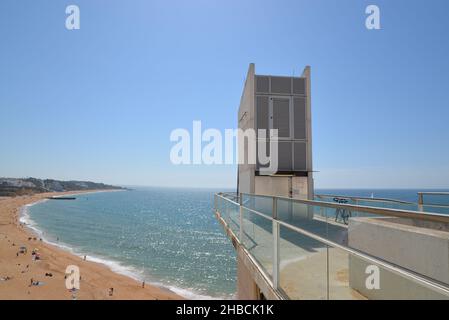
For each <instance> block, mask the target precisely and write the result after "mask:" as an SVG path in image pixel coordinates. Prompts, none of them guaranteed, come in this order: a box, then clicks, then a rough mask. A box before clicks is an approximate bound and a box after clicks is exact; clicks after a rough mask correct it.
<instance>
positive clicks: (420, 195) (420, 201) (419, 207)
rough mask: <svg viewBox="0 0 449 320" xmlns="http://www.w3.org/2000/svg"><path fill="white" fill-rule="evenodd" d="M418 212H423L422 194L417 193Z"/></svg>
mask: <svg viewBox="0 0 449 320" xmlns="http://www.w3.org/2000/svg"><path fill="white" fill-rule="evenodd" d="M418 210H419V211H424V199H423V194H422V193H419V192H418Z"/></svg>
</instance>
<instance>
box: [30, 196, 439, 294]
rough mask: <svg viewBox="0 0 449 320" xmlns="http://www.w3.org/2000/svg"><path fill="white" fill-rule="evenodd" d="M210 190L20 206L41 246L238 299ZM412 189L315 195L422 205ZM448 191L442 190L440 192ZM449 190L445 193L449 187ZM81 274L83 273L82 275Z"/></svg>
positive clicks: (186, 289)
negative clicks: (344, 196) (381, 199)
mask: <svg viewBox="0 0 449 320" xmlns="http://www.w3.org/2000/svg"><path fill="white" fill-rule="evenodd" d="M217 191H231V190H213V189H177V188H156V187H145V188H143V187H139V188H134V189H131V190H127V191H117V192H98V193H89V194H82V195H76V200H47V201H41V202H38V203H35V204H32V205H28V206H25V207H24V208H23V209H22V216H21V221H22V222H24V223H26V224H28V226H29V227H31V228H32V229H33V230H34V231H35V232H36V233H37V234H38V235H39V236H40V237H41V238H43V240H44V241H46V242H49V243H52V244H54V245H56V246H59V247H61V248H63V249H65V250H67V251H70V252H71V253H73V254H76V255H79V256H84V255H86V256H87V257H88V259H89V260H91V261H95V262H100V263H103V264H105V265H107V266H108V267H109V268H110V269H112V270H113V271H115V272H118V273H121V274H124V275H128V276H130V277H132V278H135V279H136V280H139V281H143V280H145V281H146V282H147V283H152V284H154V285H157V286H162V287H165V288H168V289H170V290H172V291H174V292H175V293H177V294H179V295H181V296H184V297H186V298H189V299H233V298H234V297H235V292H236V257H235V251H234V248H233V247H232V244H231V242H230V241H229V239H228V238H227V237H226V235H225V234H224V232H223V229H222V227H221V226H220V225H219V223H218V221H217V219H216V218H215V216H214V214H213V195H214V193H215V192H217ZM418 191H423V190H412V189H401V190H400V189H390V190H389V189H372V190H371V189H317V190H316V193H317V194H335V195H346V196H359V197H372V196H374V197H376V198H391V199H398V200H404V201H410V202H417V192H418ZM435 191H443V190H435ZM446 191H447V190H446ZM81 271H82V270H81Z"/></svg>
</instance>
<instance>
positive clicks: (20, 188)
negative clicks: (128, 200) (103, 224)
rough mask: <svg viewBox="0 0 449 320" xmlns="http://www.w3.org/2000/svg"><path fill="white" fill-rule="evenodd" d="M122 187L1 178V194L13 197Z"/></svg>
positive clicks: (93, 183) (77, 182)
mask: <svg viewBox="0 0 449 320" xmlns="http://www.w3.org/2000/svg"><path fill="white" fill-rule="evenodd" d="M115 189H123V188H122V187H117V186H112V185H107V184H104V183H95V182H90V181H59V180H53V179H45V180H43V179H36V178H26V179H18V178H0V196H3V197H11V196H19V195H27V194H36V193H43V192H53V191H55V192H63V191H75V190H115Z"/></svg>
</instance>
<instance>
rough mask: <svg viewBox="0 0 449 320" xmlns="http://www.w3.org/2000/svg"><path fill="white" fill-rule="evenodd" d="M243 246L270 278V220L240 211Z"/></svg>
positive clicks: (271, 249) (247, 211) (271, 258)
mask: <svg viewBox="0 0 449 320" xmlns="http://www.w3.org/2000/svg"><path fill="white" fill-rule="evenodd" d="M242 215H243V230H242V231H243V239H242V240H243V241H242V242H243V245H244V247H245V248H246V249H247V250H248V252H249V253H251V254H252V255H253V257H254V258H255V259H256V260H257V262H258V263H259V264H260V265H261V267H262V268H263V269H264V271H265V272H266V273H267V275H268V276H269V277H270V278H271V277H272V272H273V234H272V228H273V224H272V222H271V220H270V219H267V218H265V217H263V216H260V215H258V214H255V213H253V212H252V211H250V210H248V209H244V208H243V209H242Z"/></svg>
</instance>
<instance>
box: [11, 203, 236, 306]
mask: <svg viewBox="0 0 449 320" xmlns="http://www.w3.org/2000/svg"><path fill="white" fill-rule="evenodd" d="M45 201H48V199H43V200H39V201H37V202H33V203H30V204H27V205H24V206H23V207H21V208H20V217H19V221H20V222H21V223H23V224H24V225H26V227H28V228H29V229H31V231H32V232H33V233H34V234H36V235H37V236H38V237H39V238H41V239H42V241H43V242H45V243H48V244H50V245H52V246H55V247H58V248H60V249H62V250H64V251H67V252H69V253H71V254H73V255H75V256H78V257H80V258H83V257H84V256H87V257H89V261H92V262H95V263H99V264H103V265H105V266H106V267H108V268H109V269H110V270H111V271H113V272H115V273H117V274H121V275H124V276H127V277H129V278H131V279H134V280H136V281H139V282H142V281H144V280H145V281H147V279H146V278H145V275H144V274H143V272H142V271H139V270H138V269H137V268H136V267H134V266H129V265H123V264H122V263H120V262H118V261H115V260H112V259H110V258H105V257H100V256H98V255H93V254H91V253H89V252H82V251H80V250H79V249H77V248H76V247H73V246H70V245H68V244H65V243H62V242H60V241H54V240H52V239H50V238H48V237H47V233H45V232H44V231H42V230H41V229H39V227H38V225H37V223H36V222H35V221H34V220H33V219H32V218H31V216H30V212H29V208H30V207H32V206H34V205H37V204H40V203H43V202H45ZM147 283H148V284H149V285H152V286H155V287H159V288H162V289H166V290H170V291H171V292H174V293H176V294H177V295H180V296H181V297H184V298H186V299H189V300H222V299H229V297H213V296H209V295H203V294H199V293H196V292H195V291H194V290H193V289H185V288H180V287H176V286H173V285H167V284H164V283H162V282H157V281H149V282H147Z"/></svg>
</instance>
